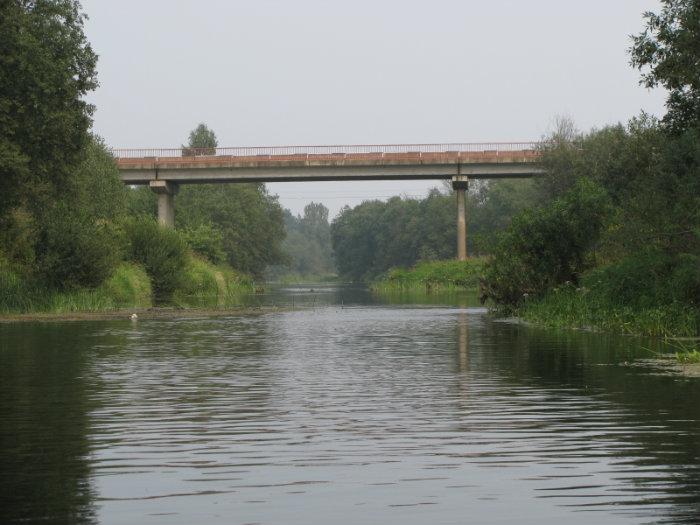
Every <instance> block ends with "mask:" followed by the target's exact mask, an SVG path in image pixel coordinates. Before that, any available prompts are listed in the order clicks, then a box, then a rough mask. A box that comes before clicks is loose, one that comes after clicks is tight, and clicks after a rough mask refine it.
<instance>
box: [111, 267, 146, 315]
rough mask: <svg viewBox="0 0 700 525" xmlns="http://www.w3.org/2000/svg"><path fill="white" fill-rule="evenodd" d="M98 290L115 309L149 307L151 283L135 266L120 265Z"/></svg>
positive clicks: (141, 269)
mask: <svg viewBox="0 0 700 525" xmlns="http://www.w3.org/2000/svg"><path fill="white" fill-rule="evenodd" d="M100 288H101V291H102V292H103V293H104V295H105V296H107V297H109V298H110V299H111V300H112V301H113V303H114V305H115V306H116V307H143V308H145V307H148V306H150V305H151V294H152V290H151V281H150V279H149V277H148V274H147V273H146V271H145V270H144V269H143V268H142V267H141V266H139V265H137V264H133V263H122V264H120V265H119V266H117V269H116V270H115V271H114V273H113V274H112V275H111V276H110V277H109V279H107V280H106V281H105V282H104V283H103V284H102V286H101V287H100Z"/></svg>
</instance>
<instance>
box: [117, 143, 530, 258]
mask: <svg viewBox="0 0 700 525" xmlns="http://www.w3.org/2000/svg"><path fill="white" fill-rule="evenodd" d="M112 154H113V155H114V156H115V158H116V162H117V166H118V168H119V172H120V174H121V179H122V181H124V182H125V183H126V184H130V185H132V184H133V185H137V184H144V185H145V184H148V185H149V186H150V188H151V189H152V190H153V191H154V192H155V193H157V194H158V218H159V220H160V222H161V223H162V224H165V225H167V226H171V227H172V226H174V225H175V195H176V194H177V190H178V186H179V185H180V184H198V183H199V184H201V183H235V182H284V181H309V182H312V181H344V180H345V181H347V180H356V181H362V180H416V179H434V180H451V181H452V187H453V188H454V190H455V193H456V196H457V253H458V257H459V259H460V260H464V259H466V257H467V210H466V202H467V200H466V190H467V188H468V185H469V179H499V178H523V177H533V176H536V175H539V174H541V173H542V168H541V167H540V165H539V161H540V158H541V151H540V149H539V147H538V143H536V142H508V143H503V142H501V143H479V144H467V143H463V144H389V145H355V146H283V147H255V148H246V147H243V148H184V147H183V148H176V149H113V150H112Z"/></svg>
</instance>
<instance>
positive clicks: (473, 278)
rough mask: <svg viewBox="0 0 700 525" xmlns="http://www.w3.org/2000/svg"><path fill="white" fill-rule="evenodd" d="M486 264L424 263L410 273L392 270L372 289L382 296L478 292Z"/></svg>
mask: <svg viewBox="0 0 700 525" xmlns="http://www.w3.org/2000/svg"><path fill="white" fill-rule="evenodd" d="M484 264H485V260H484V259H481V258H472V259H469V260H467V261H454V260H449V261H427V262H421V263H418V264H417V265H416V266H414V267H413V268H410V269H405V268H393V269H391V270H389V272H388V274H387V275H386V276H385V277H383V278H381V279H379V280H377V281H375V282H374V283H372V285H371V288H372V289H373V290H375V291H380V292H388V291H399V290H427V291H432V290H435V291H437V290H458V289H476V288H477V287H478V286H479V278H480V276H481V274H482V271H483V268H484Z"/></svg>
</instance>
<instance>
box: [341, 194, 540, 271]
mask: <svg viewBox="0 0 700 525" xmlns="http://www.w3.org/2000/svg"><path fill="white" fill-rule="evenodd" d="M534 198H535V192H534V188H533V184H532V183H531V182H530V181H497V182H492V183H490V184H487V183H483V182H475V183H473V184H472V188H471V189H470V192H469V195H468V210H469V211H468V214H469V237H468V240H467V246H468V251H469V253H470V254H488V253H490V251H491V250H492V241H493V237H494V233H495V232H497V231H500V230H501V229H503V228H504V227H505V226H506V225H507V224H509V222H510V219H511V217H512V216H513V215H514V214H515V213H517V212H518V211H520V210H522V209H525V208H527V207H528V206H530V205H531V204H532V202H533V199H534ZM456 216H457V207H456V202H455V196H454V195H452V194H451V193H448V194H445V193H441V192H440V191H438V190H437V189H435V190H433V191H431V192H430V194H429V195H428V196H427V197H426V198H425V199H402V198H399V197H394V198H392V199H389V200H388V201H387V202H381V201H367V202H364V203H362V204H360V205H359V206H356V207H354V208H348V207H346V208H343V209H342V210H341V213H340V215H339V216H338V217H336V218H335V219H334V221H333V224H332V225H331V235H332V242H333V250H334V253H335V258H336V264H337V268H338V272H339V274H340V275H341V276H342V277H344V278H347V279H351V280H354V281H360V280H372V279H374V278H375V277H377V276H379V275H381V274H383V273H384V272H386V271H388V270H389V269H390V268H394V267H400V268H409V267H411V266H413V265H415V264H416V263H417V262H419V261H434V260H445V259H451V258H453V257H454V256H455V255H456V242H457V241H456V239H457V226H456Z"/></svg>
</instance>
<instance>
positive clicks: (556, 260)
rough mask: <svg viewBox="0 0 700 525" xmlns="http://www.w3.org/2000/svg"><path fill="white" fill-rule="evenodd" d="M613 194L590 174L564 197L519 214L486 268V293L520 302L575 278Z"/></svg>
mask: <svg viewBox="0 0 700 525" xmlns="http://www.w3.org/2000/svg"><path fill="white" fill-rule="evenodd" d="M608 212H609V197H608V195H607V193H606V192H605V190H604V189H603V188H601V187H600V186H599V185H597V184H595V183H593V182H592V181H590V180H588V179H581V180H579V181H578V182H577V183H576V184H575V185H574V187H573V188H572V189H571V190H570V191H569V192H567V193H566V194H565V195H563V196H562V197H560V198H558V199H555V200H554V201H552V202H551V203H549V204H548V205H546V206H541V207H536V208H531V209H528V210H525V211H523V212H522V213H520V214H519V215H517V216H516V217H515V218H514V219H513V222H512V224H511V225H510V226H509V228H508V229H507V230H506V231H505V232H503V233H502V234H501V235H500V238H499V242H498V246H497V248H496V250H495V253H494V257H493V259H492V260H491V261H490V263H489V264H488V266H487V270H486V290H485V296H486V297H488V298H490V299H493V300H494V301H495V302H496V303H497V304H500V305H510V306H517V305H518V304H519V303H520V302H521V301H522V300H523V298H525V297H528V296H541V295H543V294H544V293H545V292H546V291H547V290H548V289H549V288H551V287H552V286H555V285H558V284H562V283H565V282H567V281H569V282H571V283H574V284H575V283H577V282H578V280H579V278H580V276H581V274H582V273H583V272H584V271H585V270H587V269H588V268H590V266H591V262H592V261H591V260H590V259H589V257H588V255H589V253H590V250H591V248H593V246H594V245H595V243H596V242H597V241H598V239H599V237H600V234H601V231H602V229H603V227H604V226H605V224H606V218H607V216H608Z"/></svg>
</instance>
